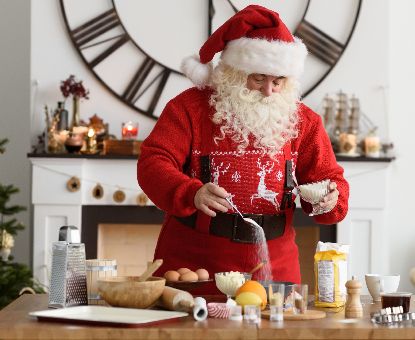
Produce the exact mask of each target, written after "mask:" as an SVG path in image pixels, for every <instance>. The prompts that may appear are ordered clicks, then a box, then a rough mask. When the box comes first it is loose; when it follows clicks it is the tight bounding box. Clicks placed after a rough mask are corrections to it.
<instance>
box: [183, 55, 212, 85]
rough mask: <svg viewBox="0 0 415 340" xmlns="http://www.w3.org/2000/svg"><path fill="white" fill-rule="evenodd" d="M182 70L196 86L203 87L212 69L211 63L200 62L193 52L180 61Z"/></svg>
mask: <svg viewBox="0 0 415 340" xmlns="http://www.w3.org/2000/svg"><path fill="white" fill-rule="evenodd" d="M181 69H182V72H183V74H185V75H186V77H188V78H189V79H190V80H191V81H192V82H193V84H195V85H196V86H197V87H204V86H205V85H207V84H208V83H209V79H210V76H211V74H212V71H213V66H212V63H210V62H209V63H206V64H202V63H201V62H200V59H199V57H198V56H197V55H196V54H195V55H192V56H190V57H187V58H185V59H184V60H183V62H182V67H181Z"/></svg>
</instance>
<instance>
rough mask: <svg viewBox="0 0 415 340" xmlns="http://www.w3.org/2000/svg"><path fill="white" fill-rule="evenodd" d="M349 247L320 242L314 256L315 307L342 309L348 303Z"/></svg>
mask: <svg viewBox="0 0 415 340" xmlns="http://www.w3.org/2000/svg"><path fill="white" fill-rule="evenodd" d="M349 248H350V246H349V245H345V244H339V243H330V242H326V243H324V242H318V244H317V249H316V254H315V255H314V274H315V279H316V285H315V287H316V288H315V289H316V291H315V306H316V307H341V306H343V305H344V304H345V302H346V295H347V292H346V287H345V284H346V281H347V255H348V253H349Z"/></svg>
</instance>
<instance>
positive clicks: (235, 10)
mask: <svg viewBox="0 0 415 340" xmlns="http://www.w3.org/2000/svg"><path fill="white" fill-rule="evenodd" d="M226 1H227V2H228V3H229V5H230V6H231V7H232V9H233V11H234V12H235V13H237V12H239V9H237V8H236V7H235V5H234V4H233V3H232V1H231V0H226Z"/></svg>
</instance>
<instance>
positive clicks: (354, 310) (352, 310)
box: [345, 276, 363, 318]
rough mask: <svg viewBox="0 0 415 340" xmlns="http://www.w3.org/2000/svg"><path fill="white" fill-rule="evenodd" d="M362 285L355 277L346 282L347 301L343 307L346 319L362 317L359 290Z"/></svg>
mask: <svg viewBox="0 0 415 340" xmlns="http://www.w3.org/2000/svg"><path fill="white" fill-rule="evenodd" d="M361 288H362V284H361V283H360V281H359V280H358V279H357V277H356V276H352V279H351V280H349V281H347V282H346V289H347V300H346V307H345V316H346V318H361V317H363V307H362V303H361V302H360V289H361Z"/></svg>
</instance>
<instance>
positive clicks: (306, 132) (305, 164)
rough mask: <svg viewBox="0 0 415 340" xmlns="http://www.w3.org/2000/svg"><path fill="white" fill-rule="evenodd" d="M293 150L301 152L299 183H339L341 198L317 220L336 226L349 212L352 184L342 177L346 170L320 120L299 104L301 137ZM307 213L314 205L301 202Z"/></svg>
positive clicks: (298, 165)
mask: <svg viewBox="0 0 415 340" xmlns="http://www.w3.org/2000/svg"><path fill="white" fill-rule="evenodd" d="M293 144H294V147H295V148H296V149H297V150H298V160H297V166H296V177H297V181H298V184H304V183H311V182H317V181H322V180H325V179H330V180H331V181H333V182H336V184H337V189H338V190H339V198H338V201H337V204H336V206H335V207H334V208H333V210H331V211H330V212H328V213H325V214H321V215H317V216H315V217H314V219H315V220H316V222H317V223H321V224H334V223H337V222H340V221H341V220H343V219H344V218H345V216H346V214H347V210H348V200H349V184H348V183H347V181H346V180H345V179H344V177H343V172H344V170H343V168H342V167H341V166H340V165H339V164H338V163H337V161H336V157H335V155H334V152H333V148H332V146H331V142H330V139H329V137H328V135H327V132H326V130H325V129H324V127H323V123H322V121H321V117H320V116H319V115H318V114H316V113H315V112H313V111H312V110H311V109H309V108H308V107H306V106H305V105H303V104H301V105H300V127H299V136H298V138H297V140H296V141H295V142H293ZM301 206H302V208H303V210H304V211H305V212H307V213H309V212H311V205H310V204H309V203H307V202H305V201H303V200H301Z"/></svg>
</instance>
